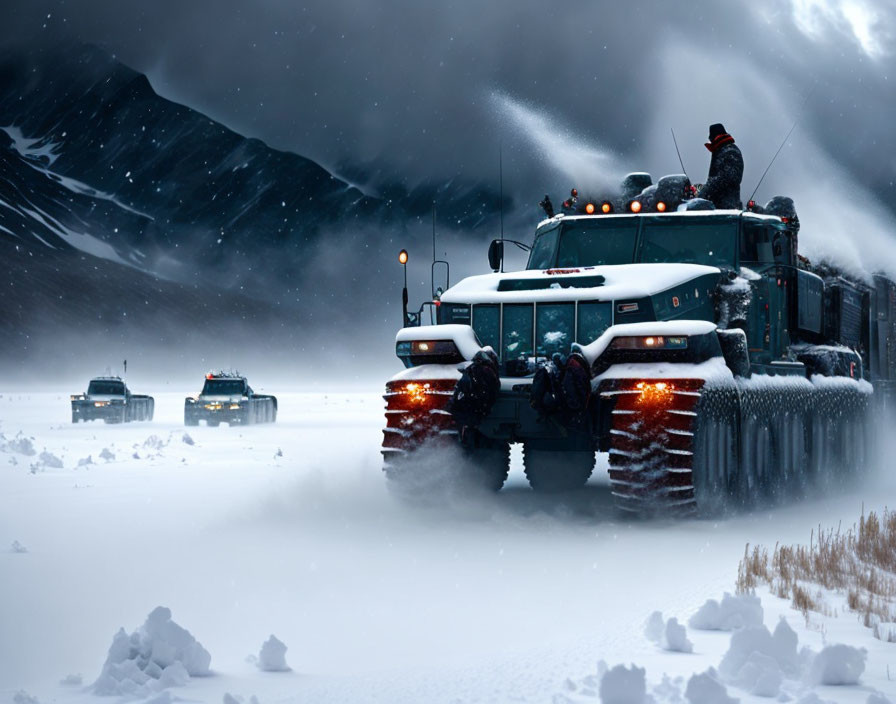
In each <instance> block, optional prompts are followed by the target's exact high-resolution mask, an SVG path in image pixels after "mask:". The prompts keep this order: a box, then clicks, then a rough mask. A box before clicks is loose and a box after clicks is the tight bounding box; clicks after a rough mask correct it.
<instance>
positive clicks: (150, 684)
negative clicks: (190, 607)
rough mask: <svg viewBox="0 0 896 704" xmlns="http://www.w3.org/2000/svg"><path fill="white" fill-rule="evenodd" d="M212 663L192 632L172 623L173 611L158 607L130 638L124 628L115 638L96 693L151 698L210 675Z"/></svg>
mask: <svg viewBox="0 0 896 704" xmlns="http://www.w3.org/2000/svg"><path fill="white" fill-rule="evenodd" d="M211 659H212V657H211V655H209V653H208V651H207V650H206V649H205V648H203V647H202V644H201V643H199V642H198V641H197V640H196V639H195V638H194V637H193V636H192V635H191V634H190V632H189V631H187V630H186V629H184V628H181V627H180V626H179V625H177V624H176V623H175V622H174V621H172V620H171V611H170V610H169V609H166V608H165V607H163V606H159V607H156V608H155V609H153V611H152V612H151V613H150V614H149V616H148V617H147V618H146V623H144V624H143V625H142V626H141V627H140V628H138V629H137V630H136V631H134V632H133V633H131V634H130V635H128V634H127V633H125V631H124V629H123V628H122V629H119V631H118V633H116V634H115V637H114V638H113V639H112V645H111V646H110V648H109V655H108V657H107V658H106V663H105V664H104V665H103V671H102V672H101V673H100V676H99V679H97V681H96V682H95V683H94V685H93V692H94V694H102V695H113V696H134V697H148V696H149V695H151V694H153V693H155V692H159V691H161V690H164V689H166V688H167V687H172V686H182V685H185V684H187V682H189V680H190V677H201V676H203V675H208V674H209V665H210V664H211Z"/></svg>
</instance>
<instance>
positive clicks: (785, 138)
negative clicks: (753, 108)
mask: <svg viewBox="0 0 896 704" xmlns="http://www.w3.org/2000/svg"><path fill="white" fill-rule="evenodd" d="M815 85H817V84H815ZM815 85H813V86H812V90H810V91H809V92H808V93H806V97H805V98H803V103H802V105H800V109H799V110H797V113H796V119H795V120H794V121H793V126H791V128H790V131H789V132H788V133H787V135H786V136H785V137H784V141H783V142H781V146H780V147H778V151H776V152H775V155H774V156H773V157H772V160H771V161H770V162H768V166H766V167H765V171H763V172H762V176H761V177H760V178H759V183H757V184H756V188H754V189H753V192H752V193H751V194H750V197H749V198H748V199H747V201H748V202H749V201H751V200H753V196H755V195H756V191H758V190H759V187H760V186H761V185H762V181H763V180H764V179H765V175H766V174H767V173H768V171H769V169H771V168H772V164H774V163H775V159H777V158H778V154H780V153H781V150H782V149H783V148H784V145H785V144H787V140H788V139H790V135H792V134H793V131H794V130H795V129H796V126H797V125H798V124H799V122H800V117H801V116H802V113H803V108H804V107H806V103H807V102H809V98H810V97H811V95H812V94H813V93H814V92H815Z"/></svg>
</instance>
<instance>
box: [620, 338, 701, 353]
mask: <svg viewBox="0 0 896 704" xmlns="http://www.w3.org/2000/svg"><path fill="white" fill-rule="evenodd" d="M687 347H688V338H687V337H685V336H683V335H675V336H670V335H644V336H640V335H639V336H627V337H617V338H614V340H613V342H611V343H610V349H614V350H685V349H687Z"/></svg>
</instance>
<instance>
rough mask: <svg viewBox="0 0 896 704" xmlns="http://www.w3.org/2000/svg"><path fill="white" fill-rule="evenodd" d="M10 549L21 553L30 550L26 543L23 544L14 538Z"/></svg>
mask: <svg viewBox="0 0 896 704" xmlns="http://www.w3.org/2000/svg"><path fill="white" fill-rule="evenodd" d="M9 551H10V552H16V553H20V554H21V553H25V552H28V548H26V547H25V546H24V545H22V544H21V543H20V542H19V541H18V540H13V541H12V545H10V547H9Z"/></svg>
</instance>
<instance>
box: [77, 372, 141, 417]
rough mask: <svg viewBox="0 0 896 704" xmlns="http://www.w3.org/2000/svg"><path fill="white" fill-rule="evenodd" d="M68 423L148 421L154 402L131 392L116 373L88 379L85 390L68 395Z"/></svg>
mask: <svg viewBox="0 0 896 704" xmlns="http://www.w3.org/2000/svg"><path fill="white" fill-rule="evenodd" d="M71 401H72V423H77V422H78V421H79V420H83V421H88V420H103V421H105V422H106V423H127V422H129V421H132V420H152V416H153V412H154V411H155V401H154V400H153V398H152V396H141V395H139V394H132V393H131V390H130V389H129V388H128V386H127V384H125V383H124V381H123V380H122V379H121V378H120V377H117V376H98V377H96V378H95V379H91V380H90V383H89V384H88V385H87V391H86V392H85V393H83V394H76V395H73V396H72V397H71Z"/></svg>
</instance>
